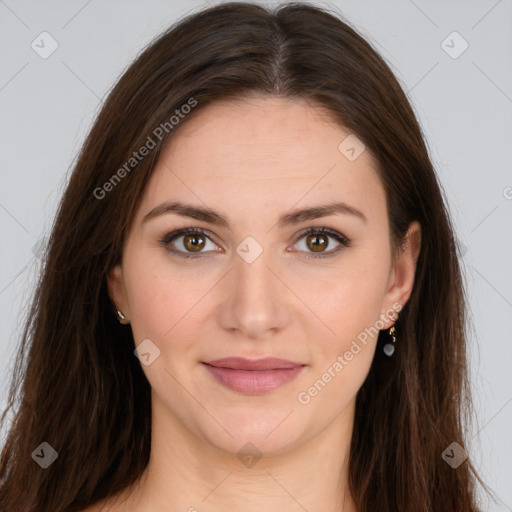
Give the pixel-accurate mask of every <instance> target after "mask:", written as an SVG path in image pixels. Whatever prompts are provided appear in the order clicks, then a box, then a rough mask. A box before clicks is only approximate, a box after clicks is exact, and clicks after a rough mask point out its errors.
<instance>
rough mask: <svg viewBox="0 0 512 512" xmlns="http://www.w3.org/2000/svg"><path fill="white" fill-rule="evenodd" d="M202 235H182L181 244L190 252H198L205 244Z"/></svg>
mask: <svg viewBox="0 0 512 512" xmlns="http://www.w3.org/2000/svg"><path fill="white" fill-rule="evenodd" d="M205 243H206V242H205V239H204V236H203V235H185V236H184V237H183V245H184V246H185V248H186V249H187V251H190V252H198V251H200V250H201V249H203V248H204V246H205Z"/></svg>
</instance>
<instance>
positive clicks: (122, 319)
mask: <svg viewBox="0 0 512 512" xmlns="http://www.w3.org/2000/svg"><path fill="white" fill-rule="evenodd" d="M114 311H115V315H116V317H117V319H118V320H119V323H120V324H123V325H126V324H129V323H130V322H129V321H128V319H127V318H126V317H125V316H124V315H123V313H121V311H119V309H118V308H117V305H116V304H115V303H114Z"/></svg>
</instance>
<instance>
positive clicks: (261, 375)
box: [203, 363, 304, 395]
mask: <svg viewBox="0 0 512 512" xmlns="http://www.w3.org/2000/svg"><path fill="white" fill-rule="evenodd" d="M203 364H204V366H205V368H206V369H207V370H208V371H209V372H210V373H211V374H212V375H213V376H214V377H215V378H216V379H217V380H218V381H219V382H220V383H221V384H224V386H226V387H228V388H230V389H232V390H234V391H239V392H240V393H245V394H247V395H259V394H262V393H267V392H268V391H272V390H273V389H276V388H278V387H280V386H282V385H284V384H286V383H287V382H290V381H291V380H293V379H294V378H295V377H296V376H297V375H298V374H299V373H300V371H301V370H302V369H303V368H304V366H294V367H293V368H281V369H276V370H233V369H232V368H219V367H217V366H210V365H208V364H205V363H203Z"/></svg>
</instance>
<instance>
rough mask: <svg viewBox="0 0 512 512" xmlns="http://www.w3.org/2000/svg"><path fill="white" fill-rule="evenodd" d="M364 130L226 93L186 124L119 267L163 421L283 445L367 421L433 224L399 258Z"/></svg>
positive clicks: (220, 444) (414, 231) (213, 439)
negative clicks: (371, 381) (364, 392)
mask: <svg viewBox="0 0 512 512" xmlns="http://www.w3.org/2000/svg"><path fill="white" fill-rule="evenodd" d="M349 134H350V132H349V131H347V130H346V129H344V128H343V127H342V126H340V125H339V124H337V123H334V122H333V121H330V120H329V118H328V116H327V115H326V114H325V113H322V112H321V110H320V109H319V108H318V107H315V106H312V105H310V104H308V103H305V102H302V101H300V100H289V99H288V100H285V99H278V98H274V97H271V98H269V97H253V98H251V99H245V100H243V101H241V100H238V101H229V102H218V103H215V104H213V105H211V106H208V107H206V108H205V109H204V110H202V111H200V112H197V115H196V116H195V117H192V118H190V119H188V120H187V121H186V122H185V123H184V124H183V125H182V126H180V127H179V130H178V131H177V132H176V133H175V134H174V137H173V139H172V141H171V142H170V144H169V145H168V146H167V148H166V150H165V152H164V153H163V155H162V157H161V159H160V162H159V164H158V165H157V167H156V168H155V170H154V172H153V174H152V177H151V180H150V182H149V184H148V186H147V188H146V190H145V192H144V195H143V199H142V202H141V204H140V207H139V209H138V211H137V213H136V216H135V219H134V221H133V224H132V226H131V229H130V231H129V233H128V235H127V238H126V241H125V246H124V251H123V259H122V265H119V266H117V267H115V268H114V269H113V270H112V272H111V273H110V275H109V278H108V284H109V292H110V295H111V297H112V298H113V300H115V302H116V303H117V306H118V308H119V309H120V310H121V311H122V312H123V314H124V315H125V316H126V317H127V318H128V319H129V321H130V323H131V328H132V330H133V335H134V339H135V344H136V345H137V346H138V345H139V344H141V343H142V342H144V343H145V345H142V346H143V347H144V350H143V352H144V353H146V354H149V355H146V356H145V359H146V361H145V362H146V363H148V364H143V365H142V369H143V371H144V372H145V375H146V376H147V379H148V381H149V383H150V385H151V387H152V399H153V403H154V414H155V411H158V412H157V414H158V415H159V421H160V420H161V421H165V422H167V423H168V425H169V426H171V425H172V426H173V427H172V428H176V429H178V428H179V429H182V431H184V432H188V433H190V434H191V435H193V436H194V438H196V439H200V440H202V441H204V442H205V443H207V444H209V445H212V446H215V447H217V448H220V449H222V450H224V451H229V452H232V453H236V452H237V451H238V450H239V449H240V448H241V447H242V446H244V445H245V444H246V443H247V442H252V443H253V444H254V445H255V446H256V447H258V449H259V450H261V451H262V452H264V453H268V454H272V453H276V454H277V453H279V452H282V451H284V450H289V449H292V448H294V447H297V446H299V445H300V444H301V443H305V442H306V441H308V440H309V439H312V438H313V437H314V436H316V435H318V434H319V433H320V432H322V431H323V430H325V429H326V428H327V427H330V426H332V425H338V424H339V425H341V424H344V423H345V424H346V423H347V422H350V421H351V418H352V415H353V410H354V404H355V398H356V394H357V392H358V390H359V388H360V387H361V385H362V384H363V382H364V380H365V378H366V376H367V374H368V371H369V369H370V366H371V363H372V359H373V356H374V352H375V346H376V341H377V334H378V331H379V329H387V328H389V327H390V326H391V325H392V324H393V319H394V318H395V317H394V315H395V312H397V311H399V310H400V309H401V307H403V305H404V304H405V302H406V301H407V300H408V298H409V295H410V292H411V289H412V286H413V279H414V268H415V264H416V259H417V256H418V250H419V238H418V237H419V226H418V225H417V224H416V223H414V224H413V225H411V230H410V234H411V235H410V240H411V243H410V244H408V245H407V249H406V250H404V252H403V253H401V254H400V255H399V257H398V259H397V260H396V261H392V258H391V245H390V231H389V222H388V217H387V210H386V197H385V192H384V188H383V187H382V185H381V183H380V181H379V177H378V175H377V173H376V170H375V163H374V161H373V160H372V157H371V155H370V153H369V151H367V150H366V151H364V150H363V151H362V153H361V154H359V155H358V153H359V152H360V150H361V147H360V146H358V145H357V144H356V143H357V140H356V141H355V142H354V139H352V138H349V139H347V140H346V141H345V139H346V137H347V136H348V135H349ZM343 141H345V142H343ZM340 144H341V146H340ZM354 144H356V145H354ZM351 147H354V149H355V150H354V151H351V150H350V148H351ZM354 156H356V158H354ZM127 179H129V178H127ZM340 203H344V205H341V204H340ZM166 204H167V206H169V205H171V204H172V205H174V206H173V207H168V208H165V207H162V206H161V205H166ZM178 204H179V208H178ZM335 204H337V205H338V206H337V208H332V209H330V210H328V209H326V208H324V207H325V206H327V205H335ZM155 209H156V210H155ZM199 210H203V211H202V212H200V211H199ZM299 212H302V213H299ZM148 214H149V215H148ZM146 216H147V217H146ZM183 229H189V230H191V232H188V233H182V232H180V230H183ZM148 340H149V341H148ZM225 358H244V359H246V360H249V362H247V361H245V362H244V361H240V360H237V361H224V362H222V361H221V362H217V363H216V362H215V361H218V360H220V359H225ZM265 358H278V359H281V360H285V361H287V363H284V362H282V361H281V362H276V361H271V360H270V361H262V360H263V359H265ZM255 361H256V363H255ZM212 363H213V364H212ZM259 363H261V365H262V366H257V364H259ZM244 364H245V366H244ZM251 364H252V366H251Z"/></svg>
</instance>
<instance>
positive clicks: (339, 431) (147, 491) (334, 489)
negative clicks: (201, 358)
mask: <svg viewBox="0 0 512 512" xmlns="http://www.w3.org/2000/svg"><path fill="white" fill-rule="evenodd" d="M354 405H355V404H354V403H353V404H351V405H350V406H349V407H347V409H345V411H343V413H342V415H340V416H339V417H338V418H336V419H335V420H334V421H332V422H331V423H330V425H329V427H328V428H327V429H325V430H324V431H323V432H321V433H320V434H319V435H317V436H315V437H312V438H311V439H308V440H307V441H305V442H301V444H298V445H297V446H295V447H293V448H291V449H290V448H287V450H286V452H282V453H279V454H272V455H266V454H265V455H264V456H262V457H261V458H260V459H252V460H251V459H249V458H247V459H246V458H244V461H245V463H244V462H243V461H242V460H241V458H239V457H238V456H237V455H236V454H233V453H227V452H226V451H223V450H221V449H219V448H217V447H215V446H213V445H212V444H211V443H208V442H206V440H204V439H201V438H200V437H199V436H196V435H194V434H192V433H191V432H190V431H189V430H188V429H186V428H184V426H183V425H182V424H181V423H180V422H179V421H178V420H177V419H176V418H175V417H174V416H172V415H171V414H170V413H169V412H168V411H167V410H166V409H165V407H164V405H163V404H162V403H161V402H160V401H159V400H158V399H157V398H155V396H154V395H153V402H152V411H153V419H152V436H151V456H150V461H149V464H148V466H147V467H146V469H145V471H144V473H143V475H142V477H141V479H140V481H139V484H138V485H137V487H136V488H134V489H132V490H131V492H130V496H129V498H128V501H127V502H126V503H125V505H124V507H123V510H130V511H133V512H138V511H139V510H140V511H142V510H144V511H145V512H184V511H186V512H206V511H208V512H220V511H223V510H244V512H263V511H264V512H274V511H275V512H277V511H282V510H287V511H295V510H296V511H301V512H303V511H304V510H307V511H311V512H312V511H314V510H319V509H320V508H321V510H323V511H332V512H357V510H356V507H355V504H354V501H353V499H352V496H351V494H350V491H349V489H348V458H349V449H350V439H351V433H352V427H353V413H354ZM128 505H129V507H128V508H127V506H128Z"/></svg>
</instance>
